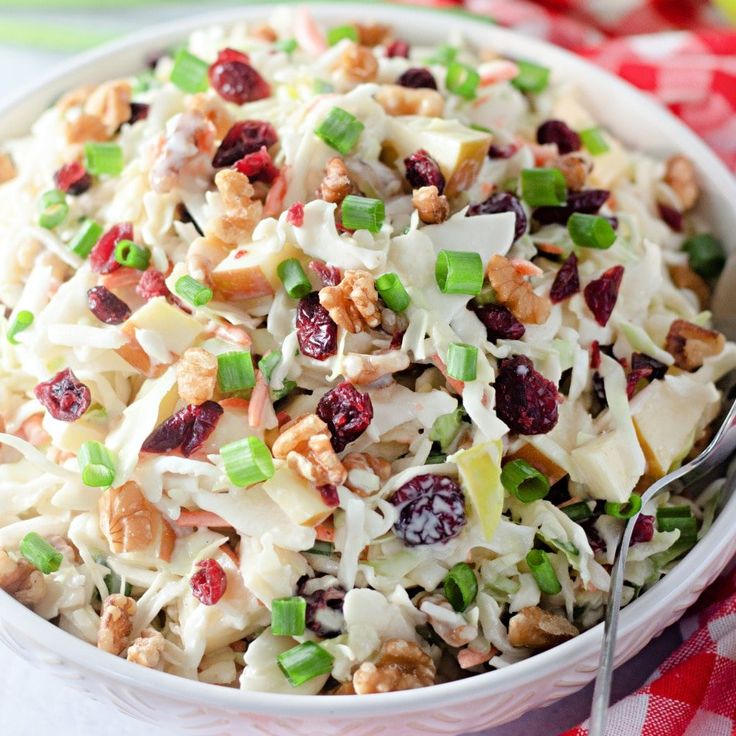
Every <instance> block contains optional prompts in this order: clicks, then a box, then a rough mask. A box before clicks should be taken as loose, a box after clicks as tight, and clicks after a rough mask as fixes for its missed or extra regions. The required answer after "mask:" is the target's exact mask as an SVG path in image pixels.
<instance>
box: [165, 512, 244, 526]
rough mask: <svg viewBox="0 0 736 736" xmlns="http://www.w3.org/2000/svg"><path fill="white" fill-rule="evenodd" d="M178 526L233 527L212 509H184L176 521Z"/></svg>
mask: <svg viewBox="0 0 736 736" xmlns="http://www.w3.org/2000/svg"><path fill="white" fill-rule="evenodd" d="M174 524H176V525H177V526H184V527H189V526H207V527H213V526H222V527H230V528H232V524H229V523H228V522H227V521H225V519H223V518H222V517H221V516H218V515H217V514H213V513H212V512H211V511H185V510H184V509H182V511H181V513H180V514H179V518H178V519H177V520H176V521H175V522H174Z"/></svg>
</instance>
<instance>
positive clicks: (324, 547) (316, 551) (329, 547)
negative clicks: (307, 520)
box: [304, 540, 334, 556]
mask: <svg viewBox="0 0 736 736" xmlns="http://www.w3.org/2000/svg"><path fill="white" fill-rule="evenodd" d="M333 550H334V545H333V544H332V542H322V541H320V540H317V541H316V542H315V543H314V547H310V548H309V549H307V550H304V553H305V554H308V555H327V556H329V555H331V554H332V552H333Z"/></svg>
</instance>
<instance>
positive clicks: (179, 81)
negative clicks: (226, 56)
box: [170, 49, 210, 95]
mask: <svg viewBox="0 0 736 736" xmlns="http://www.w3.org/2000/svg"><path fill="white" fill-rule="evenodd" d="M209 68H210V65H209V64H208V63H207V62H206V61H204V59H200V58H199V57H198V56H195V55H194V54H192V53H190V52H189V51H187V50H186V49H179V50H178V51H177V52H176V56H175V57H174V66H173V68H172V69H171V76H170V79H171V82H172V83H173V84H175V85H176V86H177V87H178V88H179V89H180V90H182V91H183V92H188V93H189V94H191V95H193V94H196V93H197V92H204V91H206V90H207V88H208V87H209V86H210V84H209V80H208V76H207V74H208V72H209Z"/></svg>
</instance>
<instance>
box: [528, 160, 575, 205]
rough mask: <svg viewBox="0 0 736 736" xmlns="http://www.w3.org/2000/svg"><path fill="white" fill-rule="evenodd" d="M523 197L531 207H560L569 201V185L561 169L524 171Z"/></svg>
mask: <svg viewBox="0 0 736 736" xmlns="http://www.w3.org/2000/svg"><path fill="white" fill-rule="evenodd" d="M521 196H522V198H523V199H524V201H525V202H526V203H527V204H528V205H529V206H530V207H549V206H551V207H559V206H560V205H563V204H565V202H566V201H567V184H566V183H565V177H564V176H563V175H562V172H561V171H560V170H559V169H544V168H538V169H523V170H522V172H521Z"/></svg>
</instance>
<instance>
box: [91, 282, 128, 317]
mask: <svg viewBox="0 0 736 736" xmlns="http://www.w3.org/2000/svg"><path fill="white" fill-rule="evenodd" d="M87 304H88V305H89V311H90V312H92V314H94V316H95V317H97V319H99V320H100V322H104V323H105V324H106V325H119V324H121V323H122V322H125V320H126V319H128V317H130V307H129V306H128V305H127V304H126V303H125V302H124V301H123V300H122V299H119V298H118V297H116V296H115V294H113V293H112V292H111V291H110V290H109V289H107V288H105V287H104V286H93V287H92V288H91V289H90V290H89V291H88V292H87Z"/></svg>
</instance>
